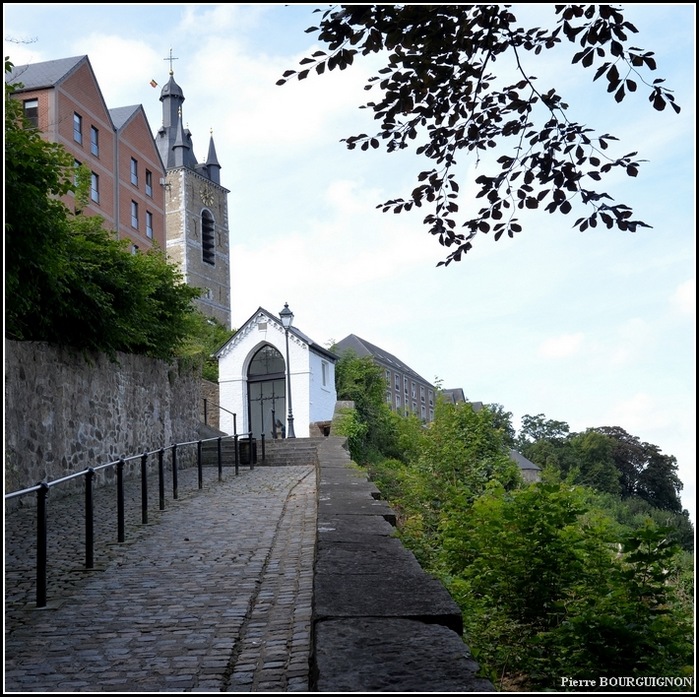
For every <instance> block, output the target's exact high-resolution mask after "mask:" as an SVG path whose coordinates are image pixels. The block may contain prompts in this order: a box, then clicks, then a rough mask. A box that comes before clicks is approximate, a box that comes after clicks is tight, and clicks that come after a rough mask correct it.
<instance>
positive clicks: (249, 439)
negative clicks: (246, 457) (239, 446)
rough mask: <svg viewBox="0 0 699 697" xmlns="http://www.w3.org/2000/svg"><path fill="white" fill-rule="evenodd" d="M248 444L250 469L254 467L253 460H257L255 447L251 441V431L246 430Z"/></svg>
mask: <svg viewBox="0 0 699 697" xmlns="http://www.w3.org/2000/svg"><path fill="white" fill-rule="evenodd" d="M248 445H249V446H250V469H251V470H254V469H255V460H257V448H256V447H254V445H255V444H254V443H253V441H252V431H248Z"/></svg>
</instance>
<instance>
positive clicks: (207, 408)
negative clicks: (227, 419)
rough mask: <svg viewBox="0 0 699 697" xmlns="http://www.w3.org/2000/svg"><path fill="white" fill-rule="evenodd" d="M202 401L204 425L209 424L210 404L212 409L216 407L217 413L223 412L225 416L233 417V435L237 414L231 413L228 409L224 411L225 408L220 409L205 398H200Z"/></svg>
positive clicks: (219, 406) (220, 407)
mask: <svg viewBox="0 0 699 697" xmlns="http://www.w3.org/2000/svg"><path fill="white" fill-rule="evenodd" d="M202 401H203V402H204V423H205V424H206V425H207V426H208V425H210V424H209V420H208V419H209V404H211V406H212V407H218V410H219V411H225V412H226V413H227V414H230V415H231V416H232V417H233V433H235V432H236V431H237V429H238V427H237V425H236V419H237V418H238V417H237V414H235V413H234V412H232V411H231V410H230V409H226V407H222V406H221V405H220V404H216V402H212V401H211V400H208V399H207V398H206V397H202Z"/></svg>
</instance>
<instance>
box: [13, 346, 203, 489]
mask: <svg viewBox="0 0 699 697" xmlns="http://www.w3.org/2000/svg"><path fill="white" fill-rule="evenodd" d="M200 405H201V374H200V371H199V368H198V367H197V368H195V367H187V366H185V365H184V364H179V363H167V362H165V361H160V360H156V359H151V358H146V357H143V356H133V355H128V354H118V355H117V362H112V361H110V360H109V359H108V358H107V357H106V356H104V355H91V356H89V357H86V356H83V355H82V354H75V353H74V352H71V351H69V350H67V349H62V348H59V347H55V346H51V345H48V344H44V343H37V342H14V341H6V342H5V491H6V493H9V492H12V491H17V490H19V489H23V488H27V487H30V486H33V485H35V484H37V483H38V482H40V481H47V482H49V481H53V480H55V479H59V478H61V477H65V476H66V475H68V474H71V473H73V472H79V471H81V470H84V469H86V468H87V467H95V466H97V465H100V464H104V463H108V462H113V461H115V460H118V459H119V458H122V457H123V458H128V457H130V456H133V455H138V454H139V453H143V452H151V451H153V450H157V449H160V448H163V447H168V446H170V445H172V444H174V443H179V442H189V441H192V440H196V439H197V427H198V425H199V410H200ZM190 453H191V454H190ZM195 457H196V448H190V449H189V452H180V451H179V450H178V458H179V459H178V463H179V464H180V465H181V466H183V467H184V466H188V465H189V464H193V463H194V461H195ZM151 459H152V460H154V461H155V459H156V458H151ZM189 460H191V462H189ZM136 468H140V461H139V460H134V461H133V462H132V463H131V464H128V463H127V473H128V472H130V471H131V470H133V469H136ZM110 477H113V468H109V469H108V470H107V469H105V470H100V471H99V472H98V476H97V479H96V482H97V483H100V481H101V480H103V479H105V478H110ZM72 482H74V485H73V487H72V488H75V487H77V486H80V487H82V486H83V484H82V481H81V479H75V480H72ZM70 488H71V487H70V486H67V485H66V486H63V485H61V486H60V487H56V489H61V490H62V491H66V490H68V489H70Z"/></svg>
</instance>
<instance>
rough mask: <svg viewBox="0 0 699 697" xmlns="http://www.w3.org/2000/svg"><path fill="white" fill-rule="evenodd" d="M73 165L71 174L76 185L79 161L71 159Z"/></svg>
mask: <svg viewBox="0 0 699 697" xmlns="http://www.w3.org/2000/svg"><path fill="white" fill-rule="evenodd" d="M73 167H75V175H74V176H73V184H75V186H77V185H78V170H79V169H80V162H79V161H78V160H73Z"/></svg>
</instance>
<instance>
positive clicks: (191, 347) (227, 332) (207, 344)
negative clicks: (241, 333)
mask: <svg viewBox="0 0 699 697" xmlns="http://www.w3.org/2000/svg"><path fill="white" fill-rule="evenodd" d="M235 333H236V330H235V329H228V327H226V326H225V325H224V324H222V323H221V322H219V321H218V320H217V319H215V318H213V317H208V316H206V315H204V314H203V313H201V312H199V311H196V312H194V313H193V314H192V317H191V328H190V330H189V331H188V336H187V339H186V341H185V344H184V346H183V347H182V348H181V349H180V352H179V353H180V355H181V356H183V357H187V358H196V359H198V360H200V361H201V363H202V377H203V378H204V379H205V380H209V381H210V382H218V359H216V358H214V357H213V354H214V353H216V351H218V349H220V348H221V347H222V346H223V345H224V344H225V343H226V342H227V341H228V340H229V339H230V338H231V337H232V336H234V335H235Z"/></svg>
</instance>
